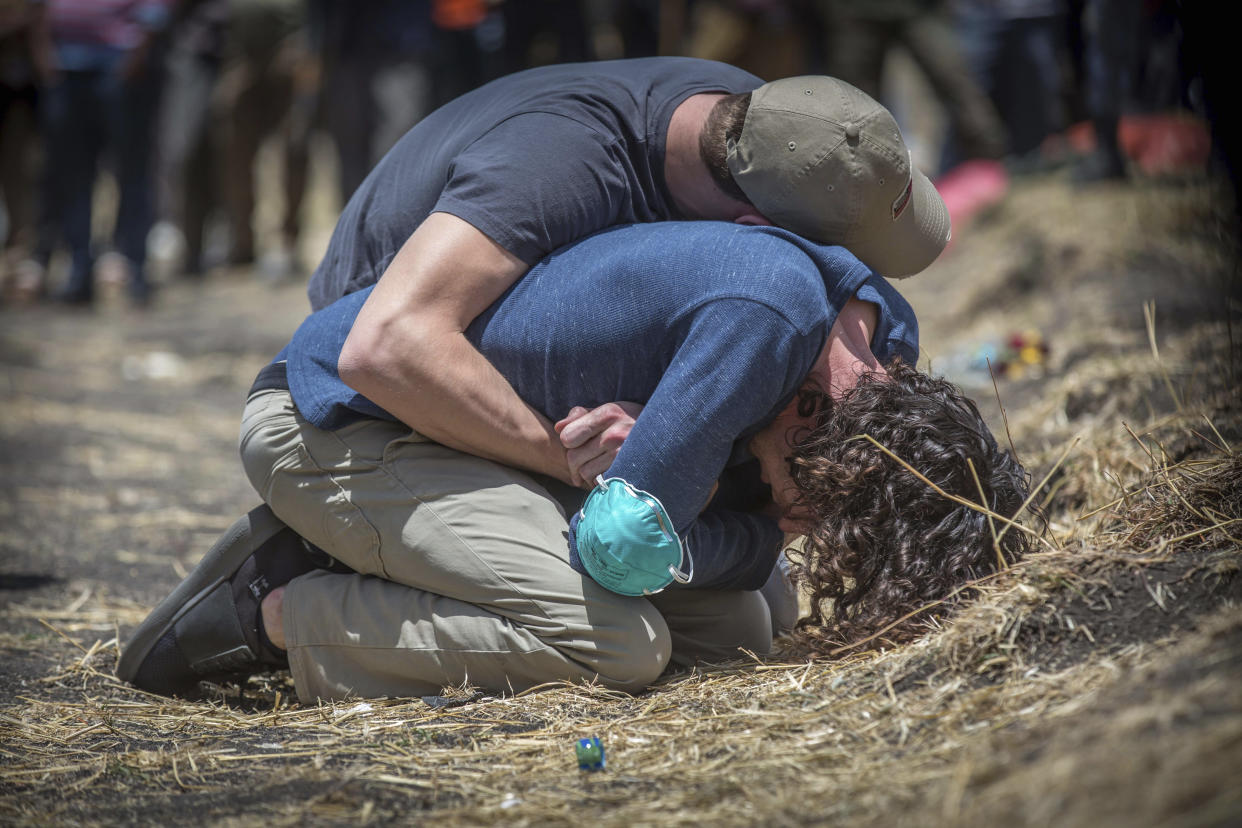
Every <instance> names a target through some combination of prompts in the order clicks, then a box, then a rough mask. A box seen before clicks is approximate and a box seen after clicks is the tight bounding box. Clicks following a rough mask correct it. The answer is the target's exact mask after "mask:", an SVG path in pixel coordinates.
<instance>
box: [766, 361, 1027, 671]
mask: <svg viewBox="0 0 1242 828" xmlns="http://www.w3.org/2000/svg"><path fill="white" fill-rule="evenodd" d="M885 367H886V370H887V373H888V376H887V377H886V376H884V375H883V374H880V373H878V372H877V373H874V374H869V375H864V376H863V377H862V378H860V381H859V382H858V384H857V385H856V386H855V387H854V388H852V389H850V390H849V391H848V392H846V393H845V394H843V395H842V396H841V397H840V398H838V399H833V398H832V397H830V396H828V395H827V394H825V393H823V392H822V391H820V390H817V389H813V388H806V389H803V391H802V393H801V395H800V397H799V401H798V407H799V411H800V413H802V414H803V416H806V417H810V418H812V420H813V422H814V423H815V425H814V427H813V428H812V429H810V430H809V431H806V432H804V433H801V434H797V435H794V438H795V442H794V446H793V453H792V455H791V456H790V457H789V470H790V476H791V477H792V478H793V482H794V486H795V487H796V489H797V492H798V500H797V506H798V507H800V509H802V510H805V513H806V514H808V515H809V516H810V518H811V525H812V528H811V529H810V530H809V531H808V532H807V536H806V540H805V542H804V544H803V547H802V550H801V552H798V551H796V550H791V561H792V563H793V565H794V570H795V572H796V573H797V574H798V576H799V580H800V581H801V583H802V587H803V589H804V590H806V591H808V592H809V594H810V599H811V614H810V615H809V616H808V617H806V618H804V619H802V621H800V622H799V624H798V627H797V629H796V630H795V633H794V637H795V640H796V641H797V642H798V643H800V644H802V645H804V646H805V647H806V648H808V649H809V650H810V651H811V652H813V653H817V654H821V655H823V654H828V653H830V652H831V651H832V650H835V649H838V648H840V647H842V646H849V645H861V644H863V643H867V644H870V645H872V646H875V645H878V644H880V643H895V642H898V641H902V640H906V639H909V638H910V637H912V636H913V635H914V634H916V633H917V631H918V629H919V624H920V622H925V621H926V618H927V614H926V613H920V614H919V615H918V617H917V618H914V619H909V620H906V621H904V622H902V621H901V619H903V617H904V616H906V615H908V614H909V613H911V612H912V611H914V610H917V609H919V608H921V607H924V606H926V605H928V604H931V603H933V602H941V601H945V603H944V604H942V605H941V609H943V607H944V606H947V605H948V604H951V603H952V597H953V596H954V591H955V590H958V588H959V587H961V586H962V585H963V584H965V583H967V582H969V581H971V580H973V579H976V578H978V577H980V576H982V575H985V574H987V573H990V572H994V571H996V570H997V569H998V567H1000V566H1004V565H1007V564H1011V563H1013V562H1014V561H1015V560H1017V559H1018V558H1020V557H1021V556H1022V555H1024V554H1025V553H1026V552H1028V551H1029V547H1030V544H1031V540H1030V537H1029V535H1028V534H1027V533H1026V532H1025V531H1019V530H1018V529H1017V528H1011V529H1009V530H1008V531H1006V532H1005V533H1004V536H1003V537H1002V538H1001V542H1000V544H999V549H998V548H997V545H996V544H995V543H994V538H995V536H994V535H993V530H992V528H991V526H990V525H989V520H988V516H987V515H986V514H983V513H982V512H980V511H978V510H976V509H972V508H970V507H968V506H966V505H964V504H962V503H959V502H956V501H955V500H953V499H951V498H949V497H946V496H945V494H949V495H955V496H957V497H960V498H964V499H966V500H969V501H971V502H972V503H976V504H977V503H979V501H980V487H982V493H983V500H984V503H985V505H986V506H987V508H988V509H990V510H991V511H993V512H994V513H996V514H998V515H1001V516H1003V517H1005V518H1014V517H1016V516H1017V513H1018V512H1019V510H1021V508H1022V505H1023V502H1024V501H1025V500H1026V497H1027V494H1028V492H1029V489H1030V476H1029V475H1028V474H1027V472H1026V470H1025V469H1023V467H1022V466H1021V464H1019V463H1018V461H1017V460H1016V459H1015V458H1014V457H1013V455H1012V454H1011V453H1010V452H1008V451H1002V450H1001V449H1000V448H999V447H998V446H997V443H996V439H995V438H994V437H993V436H992V433H991V431H990V430H989V429H988V427H987V425H986V424H985V423H984V421H983V418H982V416H980V414H979V410H978V408H977V407H976V406H975V404H974V403H973V402H972V401H971V400H970V399H968V398H967V397H966V396H965V395H964V394H963V393H962V392H961V390H960V389H958V388H957V387H956V386H955V385H953V383H951V382H949V381H947V380H945V379H940V378H935V377H931V376H928V375H927V374H925V373H922V372H920V371H918V370H916V369H914V368H913V367H911V366H908V365H906V364H905V363H903V362H901V361H900V360H895V361H893V362H891V363H890V364H889V365H887V366H885ZM862 435H869V436H870V437H871V438H872V439H874V440H875V442H872V441H871V440H868V439H867V438H866V437H863V436H862ZM876 443H878V444H880V445H882V446H884V447H885V448H887V449H888V450H889V451H890V452H892V455H896V457H898V458H900V459H901V460H902V461H905V463H906V464H909V466H910V467H912V468H914V469H916V470H918V472H919V474H921V475H923V476H924V477H926V478H927V480H930V481H931V482H932V483H934V484H935V485H936V486H938V487H939V488H940V489H942V490H943V492H944V493H941V492H937V491H936V490H935V489H934V488H933V487H932V486H929V485H928V484H927V482H925V481H923V480H920V479H919V478H918V477H917V476H916V475H915V474H913V473H911V471H910V470H909V469H908V468H906V466H905V465H903V464H902V463H901V462H898V461H897V460H896V459H894V457H893V456H891V455H890V454H887V453H886V452H884V451H883V450H882V449H881V448H880V447H879V446H877V445H876ZM968 461H969V462H968ZM971 464H973V466H974V472H975V474H974V475H972V473H971ZM975 475H977V476H978V483H976V481H975ZM994 522H995V528H996V531H997V532H998V533H999V532H1000V531H1001V530H1002V529H1003V528H1004V527H1005V523H1004V521H994ZM959 591H960V590H959ZM946 599H949V600H948V601H946ZM895 622H899V623H895ZM890 625H892V627H891V629H887V630H886V629H885V628H886V627H889V626H890ZM881 633H882V634H881ZM868 639H870V640H868Z"/></svg>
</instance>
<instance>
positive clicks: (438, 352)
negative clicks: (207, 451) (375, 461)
mask: <svg viewBox="0 0 1242 828" xmlns="http://www.w3.org/2000/svg"><path fill="white" fill-rule="evenodd" d="M525 271H526V266H525V264H524V263H522V262H521V261H520V260H518V259H517V258H516V257H514V256H512V255H511V254H509V253H508V252H507V251H505V250H504V249H503V248H501V247H500V246H499V245H497V244H496V243H495V242H493V241H492V240H491V239H489V238H488V237H487V236H485V235H484V234H482V233H481V232H479V231H478V230H477V229H475V228H474V227H472V226H471V225H470V224H468V223H466V222H465V221H462V220H461V219H459V218H456V217H455V216H451V215H448V214H445V213H433V214H432V215H431V216H430V217H429V218H428V219H427V220H426V221H425V222H424V223H423V224H422V225H421V226H420V227H419V228H418V230H417V231H415V233H414V234H413V235H412V236H411V237H410V239H409V240H408V241H407V242H406V243H405V245H404V246H403V247H402V248H401V250H400V251H399V252H398V254H397V256H396V257H394V259H393V261H392V263H391V264H390V265H389V267H388V269H387V270H386V271H385V273H384V275H383V277H382V278H381V279H380V281H379V283H378V284H376V286H375V289H374V291H373V292H372V294H371V296H370V297H368V298H367V301H366V303H365V304H364V305H363V307H362V310H361V311H360V312H359V314H358V317H357V319H356V320H355V322H354V326H353V328H352V329H351V330H350V333H349V337H348V338H347V340H346V342H345V347H344V348H343V349H342V351H341V356H340V360H339V362H338V369H339V371H340V375H341V379H342V380H343V381H344V382H345V384H346V385H348V386H349V387H351V388H353V389H354V390H355V391H357V392H358V393H360V394H362V395H363V396H365V397H367V398H368V399H370V400H371V401H372V402H374V403H375V404H376V405H379V406H380V407H381V408H383V409H385V410H386V411H388V412H389V413H391V414H392V415H393V416H395V417H397V418H398V419H400V420H401V421H402V422H404V423H406V424H407V425H409V426H410V427H411V428H413V429H414V430H416V431H418V432H419V433H421V434H423V435H425V436H427V437H429V438H431V439H433V440H436V441H437V442H441V443H444V444H445V445H447V446H451V447H453V448H456V449H460V450H462V451H467V452H470V453H471V454H475V455H478V456H480V457H486V458H488V459H491V460H497V461H500V462H503V463H507V464H509V465H513V466H518V467H521V468H524V469H528V470H531V471H537V472H541V473H543V474H547V475H551V476H553V477H556V478H558V479H560V480H564V481H566V482H570V473H569V468H568V463H567V461H566V459H565V450H564V448H563V447H562V446H561V443H560V440H559V438H558V437H557V435H556V432H555V431H554V429H553V427H552V423H551V422H549V421H548V420H547V419H546V418H545V417H543V415H541V414H540V413H539V412H537V411H536V410H535V409H533V408H531V407H530V406H529V405H527V404H526V403H525V402H524V401H523V400H522V399H521V397H519V396H518V395H517V392H515V391H514V390H513V388H512V386H511V385H510V384H509V383H508V381H507V380H506V379H505V378H504V377H503V376H502V375H501V374H500V372H499V371H497V370H496V369H495V368H494V367H493V366H492V365H491V363H489V362H488V361H487V360H486V359H485V358H484V357H483V355H482V354H480V353H479V352H478V350H477V349H476V348H475V347H474V346H473V345H472V344H471V343H470V341H469V340H467V339H466V336H465V333H464V331H465V330H466V327H467V326H468V325H469V324H470V322H471V321H473V319H474V318H475V317H476V316H478V315H479V314H480V313H481V312H482V311H483V310H484V309H485V308H487V306H488V305H490V304H491V303H492V302H493V301H495V300H496V299H497V298H498V297H500V296H501V294H503V293H504V291H505V290H506V289H507V288H508V287H509V286H510V285H511V284H513V282H514V281H516V280H517V279H518V278H520V277H521V275H522V274H523V273H525Z"/></svg>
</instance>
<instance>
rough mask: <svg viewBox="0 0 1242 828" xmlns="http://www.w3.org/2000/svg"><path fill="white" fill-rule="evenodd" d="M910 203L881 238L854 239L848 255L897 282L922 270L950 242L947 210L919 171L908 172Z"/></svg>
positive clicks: (938, 194) (848, 245)
mask: <svg viewBox="0 0 1242 828" xmlns="http://www.w3.org/2000/svg"><path fill="white" fill-rule="evenodd" d="M911 180H912V184H913V186H912V191H911V194H910V203H909V204H907V205H906V209H904V210H902V211H901V215H900V216H898V218H897V219H896V220H895V221H893V223H892V224H891V225H890V226H889V227H887V228H885V232H884V233H883V235H879V236H876V237H874V238H865V237H855V238H854V239H852V240H851V241H850V243H848V244H846V247H848V248H849V249H850V252H851V253H853V254H854V255H855V256H857V257H858V258H859V259H861V260H862V262H863V263H864V264H866V265H867V266H868V267H870V268H871V269H872V270H874V271H875V272H876V273H879V274H880V275H881V276H888V277H892V278H896V279H900V278H904V277H906V276H913V275H914V274H916V273H918V272H920V271H922V270H924V269H926V268H927V266H928V265H930V264H931V263H932V262H934V261H935V260H936V257H937V256H939V255H940V253H941V251H943V250H944V248H945V245H947V244H948V243H949V234H950V224H949V208H948V207H946V206H945V203H944V199H942V198H941V197H940V193H938V192H936V188H935V186H934V185H933V184H932V183H931V181H929V180H928V178H927V176H925V175H923V173H922V172H920V171H919V170H918V169H913V170H911Z"/></svg>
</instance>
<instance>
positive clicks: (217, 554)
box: [116, 504, 286, 683]
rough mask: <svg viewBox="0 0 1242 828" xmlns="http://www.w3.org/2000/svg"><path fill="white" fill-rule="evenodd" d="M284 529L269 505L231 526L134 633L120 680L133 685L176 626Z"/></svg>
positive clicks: (125, 652) (120, 665) (124, 652)
mask: <svg viewBox="0 0 1242 828" xmlns="http://www.w3.org/2000/svg"><path fill="white" fill-rule="evenodd" d="M285 528H286V526H285V524H284V523H282V522H281V521H280V519H279V518H277V517H276V515H274V514H273V513H272V510H271V509H270V508H269V507H268V506H267V504H264V505H262V506H258V507H256V508H254V509H251V510H250V512H249V513H248V514H246V515H245V516H244V517H242V518H240V519H239V520H238V521H237V522H236V523H234V524H233V525H232V526H230V527H229V528H228V531H226V532H225V533H224V534H223V535H221V536H220V539H219V540H217V541H216V542H215V544H213V545H212V547H211V549H210V550H208V552H207V554H206V555H205V556H203V559H202V560H201V561H199V564H198V566H196V567H194V571H193V572H191V573H190V574H189V575H188V576H187V577H186V579H185V580H184V581H182V582H181V583H180V584H178V585H177V588H176V589H174V590H173V591H172V594H170V595H169V596H168V597H167V598H165V599H164V600H163V601H161V602H160V604H159V606H157V607H156V608H155V609H154V610H152V611H151V614H150V615H148V616H147V617H146V620H144V621H143V622H142V623H141V624H139V625H138V628H137V629H136V630H134V633H133V635H131V636H130V639H129V641H128V642H127V643H126V644H125V648H124V649H123V650H122V651H121V659H120V661H119V662H118V663H117V667H116V674H117V677H118V678H120V679H121V680H122V681H125V682H129V683H133V681H134V677H135V676H137V675H138V671H139V669H141V667H142V663H143V662H144V661H146V658H147V656H148V655H149V654H150V652H151V648H152V647H154V646H155V645H156V643H158V642H159V640H160V639H161V638H163V636H164V633H166V632H168V631H169V630H170V629H172V628H173V627H174V626H176V624H177V622H178V621H180V620H181V618H182V617H184V616H185V615H186V613H188V612H190V611H191V610H192V609H194V608H195V607H196V606H198V604H199V602H201V601H202V600H203V599H204V598H205V597H206V596H208V595H209V594H211V592H212V590H214V589H215V588H216V587H218V586H219V585H220V584H222V583H224V582H226V581H228V580H229V578H231V577H232V576H233V574H234V573H235V572H237V570H238V569H240V568H241V565H242V564H243V563H245V562H246V559H247V558H249V557H250V555H251V553H253V552H254V550H255V549H258V548H259V547H260V546H262V545H263V544H264V543H266V542H267V541H268V540H270V539H271V538H272V537H273V536H275V535H276V534H278V533H279V532H280V531H281V530H283V529H285Z"/></svg>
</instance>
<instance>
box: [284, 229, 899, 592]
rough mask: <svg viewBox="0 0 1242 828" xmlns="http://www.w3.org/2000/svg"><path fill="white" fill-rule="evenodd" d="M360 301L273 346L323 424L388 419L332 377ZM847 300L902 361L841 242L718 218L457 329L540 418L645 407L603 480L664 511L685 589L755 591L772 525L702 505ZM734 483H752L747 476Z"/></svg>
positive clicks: (578, 251) (563, 268)
mask: <svg viewBox="0 0 1242 828" xmlns="http://www.w3.org/2000/svg"><path fill="white" fill-rule="evenodd" d="M369 294H370V290H369V289H366V290H363V291H361V292H357V293H354V294H351V295H348V296H346V297H344V298H343V299H341V300H339V301H338V302H336V303H335V304H333V305H331V306H329V307H328V308H326V309H325V310H322V311H320V312H318V313H314V314H312V315H311V316H310V317H308V318H307V320H306V321H305V322H304V323H303V324H302V326H301V327H300V328H299V329H298V330H297V332H296V333H295V334H294V336H293V339H292V341H291V342H290V344H289V346H288V347H287V348H286V349H285V351H283V352H282V356H283V357H284V358H285V359H287V361H288V377H289V387H290V392H291V394H292V395H293V399H294V402H295V403H296V404H297V406H298V409H299V410H300V411H301V413H302V415H303V416H304V417H305V418H306V419H307V420H309V421H310V422H312V423H314V424H315V425H317V426H319V427H320V428H325V429H333V428H339V427H341V426H342V425H345V424H347V423H349V422H352V421H354V420H356V419H357V418H358V417H361V416H369V417H382V418H387V419H395V418H393V417H392V416H391V415H390V414H388V413H387V412H386V411H384V410H383V409H380V408H379V407H378V406H376V405H375V404H374V403H372V402H371V401H370V400H368V399H366V398H365V397H363V396H361V395H360V394H358V393H356V392H354V391H353V390H352V389H350V388H349V387H347V386H346V385H345V384H344V383H342V382H341V380H340V375H339V374H338V373H337V360H338V358H339V355H340V351H341V347H342V346H343V345H344V342H345V338H346V336H348V334H349V330H350V328H351V327H352V325H353V321H354V319H355V318H356V316H357V314H358V310H359V309H360V308H361V307H362V304H363V302H365V300H366V298H367V296H368V295H369ZM855 295H856V296H857V297H858V298H860V299H863V300H866V301H869V302H873V303H875V304H876V305H877V307H878V309H879V314H878V319H879V325H878V328H877V330H876V332H875V336H874V338H873V341H872V350H873V351H874V353H875V354H876V356H877V357H878V358H879V359H880V360H881V361H887V360H888V359H889V358H890V357H892V356H901V357H902V358H903V359H904V360H905V361H907V362H909V363H910V364H913V363H914V362H915V361H916V360H917V358H918V328H917V322H916V321H915V318H914V313H913V310H912V309H911V308H910V305H909V304H908V303H907V302H906V301H905V300H904V299H903V298H902V297H901V296H900V295H899V294H898V293H897V292H896V290H894V289H893V287H892V286H891V285H890V284H889V283H888V282H887V281H885V280H884V279H882V278H880V277H879V276H876V275H874V274H873V273H872V272H871V271H870V270H869V269H868V268H867V267H866V266H865V265H863V264H862V263H861V262H859V261H858V260H857V259H856V258H854V256H853V255H852V254H850V253H849V252H848V251H846V250H845V249H844V248H841V247H830V246H824V245H817V244H814V243H812V242H809V241H806V240H805V239H802V238H800V237H798V236H796V235H794V234H793V233H789V232H787V231H785V230H780V229H777V228H768V227H743V226H740V225H735V224H727V223H723V222H663V223H658V224H646V225H631V226H622V227H614V228H611V229H609V230H605V231H603V232H600V233H597V234H595V235H593V236H590V237H588V238H586V239H583V240H582V241H580V242H578V243H576V244H573V245H570V246H568V247H566V248H563V249H561V250H558V251H556V252H555V253H553V254H552V255H550V256H548V257H546V258H545V259H544V260H543V261H541V262H540V263H538V264H537V265H536V266H535V267H534V268H532V269H531V271H530V272H529V273H528V274H527V275H526V276H525V277H523V278H522V279H521V280H519V281H518V282H517V283H516V284H514V285H513V286H512V287H511V288H510V289H509V291H508V292H506V293H505V295H504V296H502V297H501V298H500V299H499V300H497V301H496V302H495V303H494V304H493V305H492V306H491V307H490V308H488V310H487V311H485V312H484V313H483V314H482V315H481V316H479V318H478V319H476V320H475V321H474V322H473V323H472V324H471V326H470V327H469V328H468V329H467V331H466V334H467V336H468V338H469V339H470V341H471V342H472V343H473V344H475V345H476V346H477V347H478V348H479V350H480V352H481V353H482V354H483V355H484V356H485V357H487V358H488V359H489V360H490V361H491V362H492V364H493V365H495V366H496V368H497V369H498V370H499V371H500V373H501V374H503V375H504V377H505V378H506V379H507V380H508V381H509V382H510V384H512V386H513V387H514V389H515V390H516V391H517V393H518V394H519V395H520V396H521V397H522V398H523V399H524V400H525V401H526V402H527V403H529V404H530V405H531V406H532V407H534V408H535V409H537V410H539V411H541V412H542V413H543V414H544V415H545V416H547V417H548V418H549V419H552V420H558V419H560V418H561V417H563V416H565V414H566V413H567V412H568V411H569V409H570V408H572V407H573V406H575V405H581V406H585V407H587V408H593V407H595V406H598V405H602V404H603V403H607V402H614V401H622V400H627V401H633V402H639V403H643V404H644V405H645V408H644V409H643V411H642V414H641V415H639V417H638V420H637V422H636V423H635V425H634V428H633V430H632V431H631V432H630V435H629V437H628V438H627V440H626V441H625V443H624V444H623V445H622V447H621V450H620V452H619V453H618V455H617V457H616V460H615V461H614V463H613V464H612V466H611V468H610V469H609V470H608V473H607V476H609V477H622V478H624V479H625V480H627V481H628V482H630V483H631V484H632V485H634V486H636V487H638V488H640V489H643V490H645V491H647V492H650V493H652V494H654V495H656V496H657V497H658V498H659V499H660V500H661V502H662V503H663V504H664V506H665V508H666V509H667V510H668V513H669V516H670V518H671V519H672V521H673V524H674V526H675V527H676V529H677V531H678V533H679V534H680V535H681V536H682V538H684V539H686V542H687V544H688V545H689V547H690V549H691V551H692V554H693V555H694V559H695V569H696V575H695V579H694V582H693V583H692V584H691V585H690V586H691V587H694V588H705V587H715V588H725V587H729V588H748V589H755V588H758V587H759V586H760V585H762V584H763V581H764V580H765V579H766V577H767V574H768V572H769V571H770V570H771V567H772V564H773V562H774V561H775V556H776V552H777V551H778V549H779V545H780V543H781V539H782V536H781V532H780V530H779V529H778V528H777V526H776V523H775V522H774V521H772V520H771V519H769V518H767V517H764V516H762V515H758V514H752V513H748V512H745V511H734V510H731V509H729V508H724V507H722V506H721V503H722V498H720V497H719V496H718V497H717V498H716V499H714V500H713V502H712V505H711V507H709V508H708V509H707V510H706V511H703V509H704V505H705V504H706V503H707V501H708V497H709V496H710V494H711V489H712V485H713V484H714V483H715V482H716V481H717V480H718V479H720V478H721V475H722V472H723V471H724V470H725V468H726V466H730V465H735V464H738V463H741V462H742V461H744V460H746V459H748V452H747V451H746V444H747V443H748V442H749V440H750V438H751V437H753V436H754V435H755V434H756V433H757V432H758V431H759V430H760V429H762V428H763V426H765V425H767V424H768V423H769V422H771V421H772V419H773V418H775V417H776V415H777V414H778V413H780V411H781V410H783V409H784V407H785V406H786V405H788V404H789V402H790V401H791V400H792V399H793V396H794V394H795V393H796V392H797V390H798V388H799V386H800V385H801V384H802V382H803V380H804V379H805V377H806V375H807V373H808V372H809V371H810V369H811V367H812V365H813V364H814V362H815V360H816V358H818V356H819V354H820V352H821V351H822V350H823V347H824V345H825V343H826V341H827V337H828V332H829V330H830V329H831V328H832V325H833V323H834V322H835V321H836V317H837V313H838V311H839V310H840V308H841V307H843V306H844V305H845V302H846V301H847V300H848V299H849V298H850V297H851V296H855ZM751 465H752V466H753V462H752V464H751ZM749 474H750V475H751V476H753V477H755V478H756V480H757V469H753V468H752V469H751V471H750V472H749ZM725 500H727V498H726V499H725Z"/></svg>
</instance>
